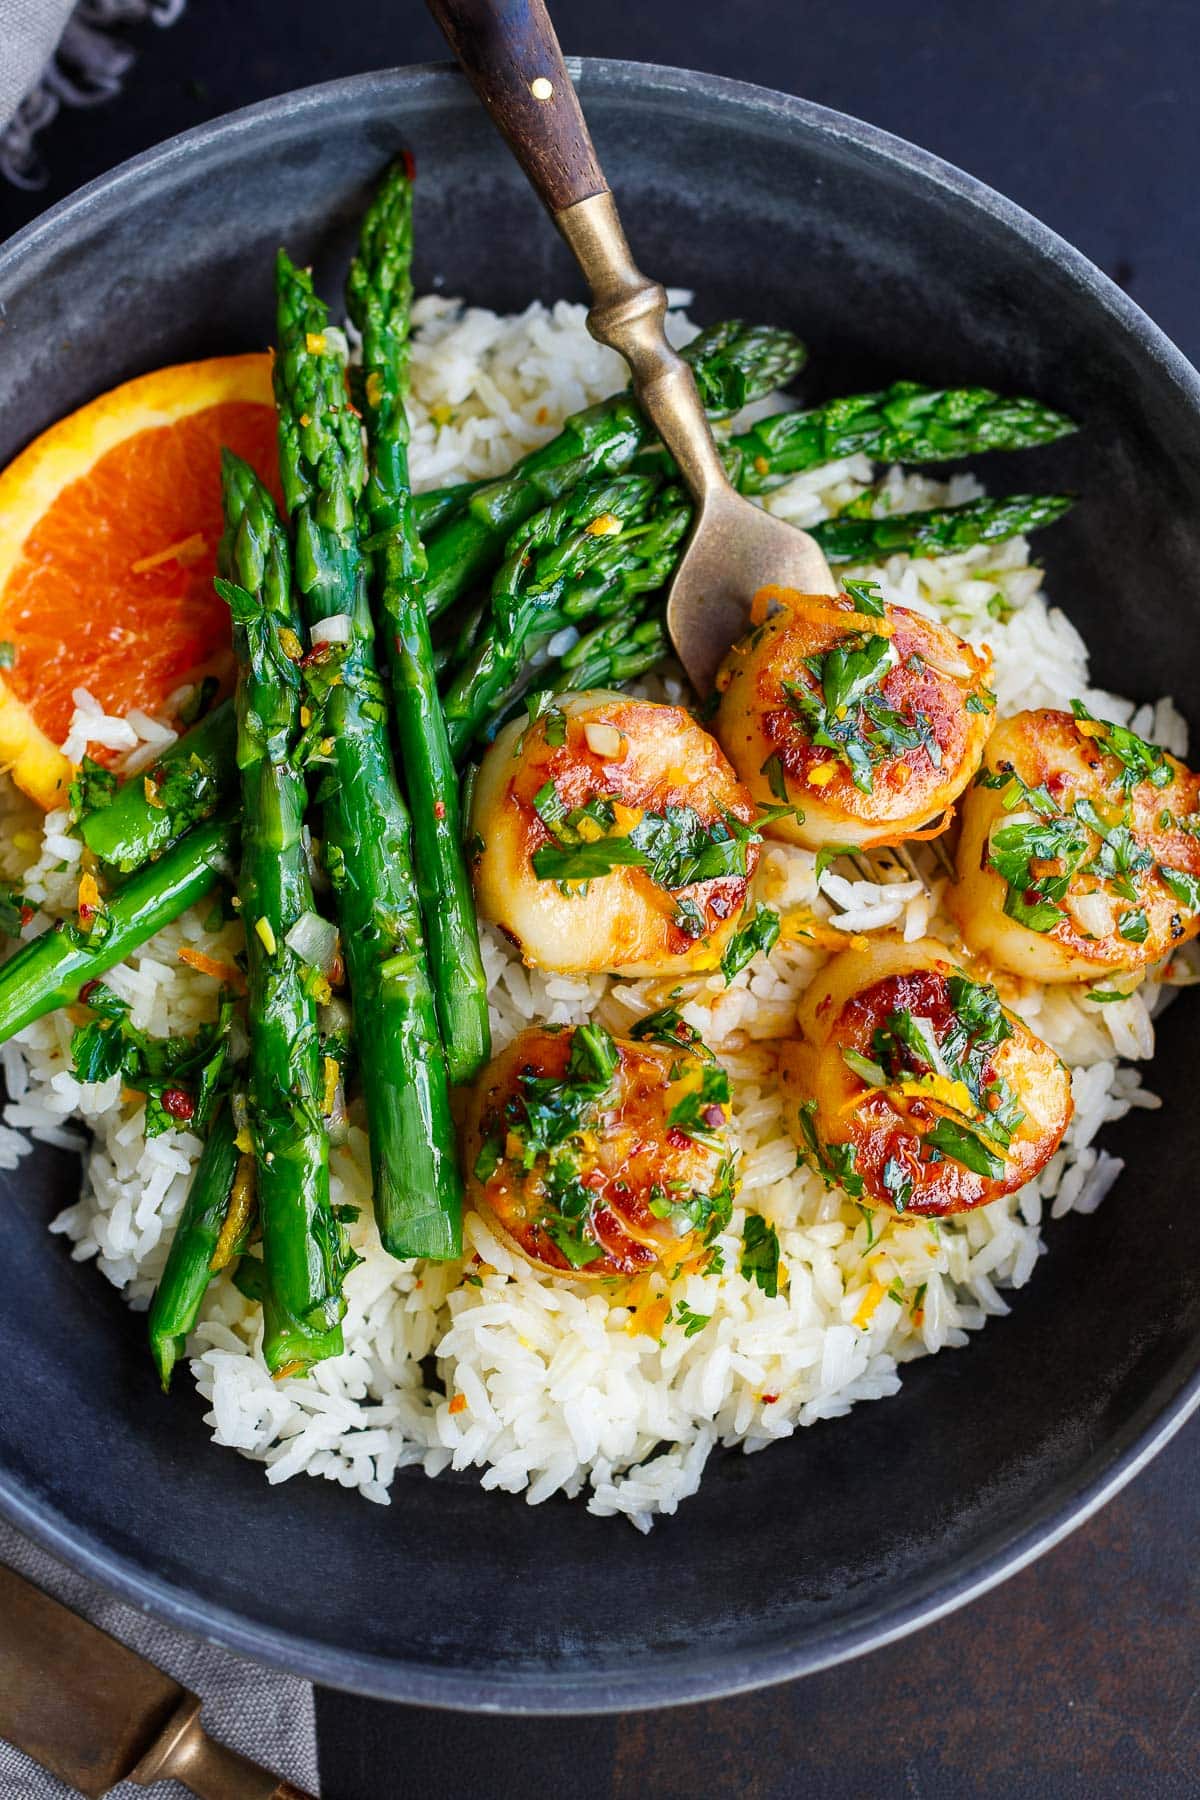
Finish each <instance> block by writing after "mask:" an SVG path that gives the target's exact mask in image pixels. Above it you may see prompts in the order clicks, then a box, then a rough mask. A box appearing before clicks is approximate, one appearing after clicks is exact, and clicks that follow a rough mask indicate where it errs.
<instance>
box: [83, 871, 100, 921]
mask: <svg viewBox="0 0 1200 1800" xmlns="http://www.w3.org/2000/svg"><path fill="white" fill-rule="evenodd" d="M102 906H103V901H102V900H101V898H100V889H99V887H98V886H97V884H96V877H95V876H94V875H91V874H88V873H86V872H85V873H84V874H83V875H81V876H80V878H79V894H78V897H77V910H78V913H79V923H80V926H81V928H82V929H83V930H84V931H90V930H91V928H92V926H93V925H94V924H95V922H96V914H97V913H98V912H99V911H100V910H101V908H102Z"/></svg>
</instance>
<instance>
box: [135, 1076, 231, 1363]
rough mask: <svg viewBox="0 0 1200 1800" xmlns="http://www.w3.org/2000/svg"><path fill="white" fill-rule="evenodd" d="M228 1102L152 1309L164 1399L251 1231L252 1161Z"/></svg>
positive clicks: (153, 1348)
mask: <svg viewBox="0 0 1200 1800" xmlns="http://www.w3.org/2000/svg"><path fill="white" fill-rule="evenodd" d="M234 1137H235V1126H234V1122H233V1115H232V1112H231V1109H230V1106H229V1102H228V1101H227V1100H226V1101H222V1103H221V1106H220V1108H219V1109H218V1111H217V1114H216V1116H215V1118H214V1119H213V1122H212V1125H211V1126H210V1128H209V1133H208V1137H207V1139H206V1141H205V1145H204V1149H203V1150H202V1151H201V1153H200V1160H199V1162H198V1163H197V1164H196V1167H195V1169H194V1171H193V1173H192V1184H191V1186H190V1187H189V1189H188V1197H187V1199H186V1200H185V1201H184V1205H183V1211H182V1213H181V1214H180V1215H179V1223H178V1224H177V1225H176V1227H175V1235H174V1237H173V1238H172V1239H171V1248H170V1251H169V1253H168V1255H167V1262H166V1267H165V1268H164V1269H163V1272H162V1276H161V1278H160V1280H159V1283H158V1287H157V1289H156V1290H155V1294H154V1299H153V1301H152V1303H151V1306H150V1318H149V1333H150V1353H151V1355H152V1356H153V1358H154V1363H155V1367H156V1368H157V1369H158V1373H159V1379H160V1380H161V1381H162V1385H163V1392H164V1393H165V1392H166V1391H167V1389H168V1388H169V1387H170V1385H171V1373H172V1371H173V1369H174V1367H175V1364H176V1363H177V1362H178V1361H179V1359H180V1357H181V1356H182V1355H183V1353H184V1350H185V1348H186V1346H187V1340H188V1336H189V1334H190V1333H191V1332H192V1330H193V1329H194V1327H195V1324H196V1319H197V1317H198V1316H199V1312H200V1306H201V1303H202V1301H203V1299H204V1296H205V1294H206V1292H207V1291H208V1284H209V1282H210V1281H211V1280H212V1278H213V1276H214V1275H215V1274H216V1273H217V1271H218V1269H219V1268H221V1267H223V1266H224V1264H225V1263H226V1262H228V1261H230V1260H232V1258H233V1256H234V1255H236V1254H237V1249H238V1246H239V1244H240V1242H241V1240H242V1239H243V1238H244V1236H245V1232H246V1230H247V1228H248V1226H249V1220H250V1211H251V1204H252V1201H253V1195H254V1175H253V1159H252V1158H251V1157H249V1156H243V1155H241V1154H240V1152H239V1151H238V1148H237V1145H236V1143H235V1142H234Z"/></svg>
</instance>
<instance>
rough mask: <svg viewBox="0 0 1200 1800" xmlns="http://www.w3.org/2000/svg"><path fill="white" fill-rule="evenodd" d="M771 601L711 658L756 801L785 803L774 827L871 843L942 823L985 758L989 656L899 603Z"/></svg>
mask: <svg viewBox="0 0 1200 1800" xmlns="http://www.w3.org/2000/svg"><path fill="white" fill-rule="evenodd" d="M768 593H772V590H768ZM772 597H773V598H775V599H777V600H780V601H782V602H783V604H782V606H781V609H780V610H779V611H777V612H775V613H773V614H772V615H770V616H769V617H768V618H767V619H766V620H765V621H764V622H763V623H762V624H760V625H757V626H756V627H755V628H754V629H753V630H751V631H750V632H749V634H748V635H747V636H746V637H744V638H743V639H742V640H741V642H740V643H737V644H735V645H734V647H733V649H732V650H731V651H730V652H729V655H728V657H727V658H726V660H725V663H724V664H723V666H722V669H721V672H720V674H719V675H718V677H717V687H718V690H719V692H720V695H721V699H720V705H719V707H718V710H717V714H716V719H715V722H714V726H713V729H714V730H715V732H716V734H717V737H718V739H719V740H720V742H721V745H722V747H723V748H724V750H725V751H726V753H727V755H728V756H729V758H730V761H731V762H732V763H733V766H734V768H735V769H736V770H737V772H738V774H739V775H740V776H741V778H742V780H743V781H744V782H745V784H746V786H747V788H748V789H749V790H750V793H751V795H752V796H753V797H754V799H755V800H757V801H759V802H760V804H762V805H763V806H767V805H770V804H774V803H787V804H790V805H792V806H793V807H794V808H795V809H796V810H795V812H793V813H791V814H787V813H780V814H778V816H776V817H775V818H773V819H772V822H771V825H770V831H771V834H772V836H776V837H782V838H786V839H788V840H790V841H791V842H792V843H796V844H803V845H805V846H806V847H807V848H808V849H810V850H817V849H820V848H822V846H824V845H826V844H845V845H848V846H853V847H855V848H859V849H869V848H871V847H872V846H874V845H880V844H896V843H899V842H900V841H901V840H902V839H904V838H906V837H912V836H914V835H915V834H916V833H917V832H919V831H920V830H921V828H922V827H923V826H928V825H930V824H931V822H932V823H934V824H936V823H937V821H938V820H939V819H945V817H946V813H947V809H948V808H949V807H950V805H951V804H952V803H953V801H954V800H956V799H957V797H958V795H959V794H960V793H961V792H962V790H963V788H964V787H965V786H966V785H967V783H968V781H969V780H970V779H971V776H972V775H973V774H974V773H975V770H976V769H977V767H978V766H979V759H980V757H981V756H982V754H983V746H984V742H985V741H986V738H987V734H988V727H989V724H990V721H991V715H992V711H993V708H994V705H995V699H994V696H993V695H992V694H991V693H990V692H989V690H988V688H987V685H986V684H987V678H988V675H989V672H990V668H991V663H990V659H989V658H988V656H987V654H986V653H983V652H980V651H978V650H973V649H972V648H971V647H970V645H968V644H964V643H963V642H962V640H961V639H960V638H958V637H956V636H955V635H954V633H953V632H952V631H947V629H946V627H945V626H944V625H939V624H936V623H935V622H934V621H933V620H931V619H926V618H923V617H922V616H921V615H920V614H918V613H914V612H910V611H908V610H907V609H906V608H904V607H899V606H895V607H888V608H887V609H886V611H885V612H884V613H883V614H882V615H881V616H878V617H877V616H874V615H873V614H865V613H862V612H856V611H855V607H856V604H861V602H856V601H855V600H853V599H851V598H850V597H849V596H848V595H845V594H843V595H841V596H839V597H838V598H837V599H835V600H829V599H828V598H826V597H825V596H822V595H811V594H809V595H806V594H792V593H788V592H781V593H778V594H773V595H772Z"/></svg>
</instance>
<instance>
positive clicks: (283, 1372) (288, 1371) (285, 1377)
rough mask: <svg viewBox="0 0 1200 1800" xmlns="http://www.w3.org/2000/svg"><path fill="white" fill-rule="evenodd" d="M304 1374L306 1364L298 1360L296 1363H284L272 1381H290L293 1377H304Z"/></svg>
mask: <svg viewBox="0 0 1200 1800" xmlns="http://www.w3.org/2000/svg"><path fill="white" fill-rule="evenodd" d="M303 1373H304V1364H303V1363H302V1362H300V1361H298V1360H297V1361H296V1362H288V1363H284V1364H283V1367H282V1368H279V1369H276V1371H275V1373H274V1374H273V1375H272V1377H271V1380H272V1381H290V1380H291V1378H292V1376H293V1375H303Z"/></svg>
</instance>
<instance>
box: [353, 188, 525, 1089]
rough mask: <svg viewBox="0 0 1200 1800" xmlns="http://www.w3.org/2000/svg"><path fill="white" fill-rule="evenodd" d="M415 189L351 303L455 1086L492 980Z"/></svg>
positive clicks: (375, 220)
mask: <svg viewBox="0 0 1200 1800" xmlns="http://www.w3.org/2000/svg"><path fill="white" fill-rule="evenodd" d="M411 259H412V185H411V182H410V181H409V179H408V176H407V173H406V171H405V169H404V168H403V166H401V165H399V164H397V165H396V166H395V167H393V168H392V169H390V170H389V171H388V174H387V175H386V176H385V178H384V181H383V184H382V186H381V188H380V190H379V193H378V194H377V196H376V198H375V201H374V203H373V204H372V206H371V207H370V209H369V211H368V213H367V216H366V219H365V220H364V222H363V228H362V235H361V238H360V241H359V252H358V255H357V257H356V258H355V260H354V262H353V263H352V264H351V265H350V274H349V278H348V281H347V284H346V299H347V303H348V307H349V312H350V316H351V318H352V319H353V320H354V323H355V324H356V325H357V326H358V329H359V330H360V331H361V333H362V340H363V362H362V379H361V382H360V385H359V392H360V393H361V397H362V407H363V413H364V417H365V419H366V424H367V444H368V451H369V455H370V474H369V477H368V480H367V484H366V487H365V489H364V491H363V502H364V508H365V511H366V514H367V518H368V521H369V530H370V533H371V546H372V549H373V551H374V562H375V586H376V593H377V598H378V604H379V611H380V613H381V615H382V622H383V629H384V635H385V637H386V640H387V644H388V653H389V658H390V662H391V672H392V709H393V712H394V714H395V719H396V731H397V736H398V739H399V745H400V755H401V761H402V766H403V769H404V776H405V783H406V786H407V789H408V803H409V807H410V809H411V812H412V820H413V847H414V851H415V858H416V877H417V891H418V893H419V895H420V901H421V914H422V917H423V919H424V922H425V937H426V942H427V944H428V948H429V968H430V974H431V976H432V979H433V986H434V994H435V997H436V1000H437V1010H438V1017H439V1019H440V1021H441V1027H442V1042H443V1044H444V1045H445V1052H446V1067H447V1071H448V1073H449V1077H450V1080H451V1082H454V1083H458V1082H465V1081H470V1080H471V1079H472V1078H473V1077H474V1076H475V1075H476V1074H477V1073H478V1072H479V1070H480V1068H481V1067H482V1066H483V1064H484V1063H485V1062H486V1061H487V1059H488V1057H489V1056H490V1054H491V1048H492V1039H491V1028H490V1025H489V1023H488V1003H487V978H486V976H485V975H484V972H483V958H482V956H481V954H480V950H479V928H478V925H477V922H476V918H475V901H474V897H473V895H472V892H471V878H470V875H469V874H468V872H467V863H466V857H465V855H464V853H463V844H462V837H463V834H462V818H461V812H460V806H459V792H458V776H457V775H456V773H455V769H454V761H453V758H452V757H451V754H450V745H449V741H448V739H447V736H446V721H445V718H444V717H443V714H442V706H441V701H440V699H439V697H438V685H437V668H436V665H435V662H434V655H433V645H432V643H431V641H430V636H429V617H428V614H427V613H426V611H425V602H424V598H423V596H422V593H421V583H422V580H423V579H424V575H425V551H424V547H423V546H422V543H421V539H420V535H419V533H418V531H417V527H416V522H415V517H414V511H413V503H412V489H411V487H410V484H409V474H408V419H407V417H406V415H405V411H404V396H405V390H406V388H407V386H408V334H409V315H410V311H411V307H412V279H411Z"/></svg>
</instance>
